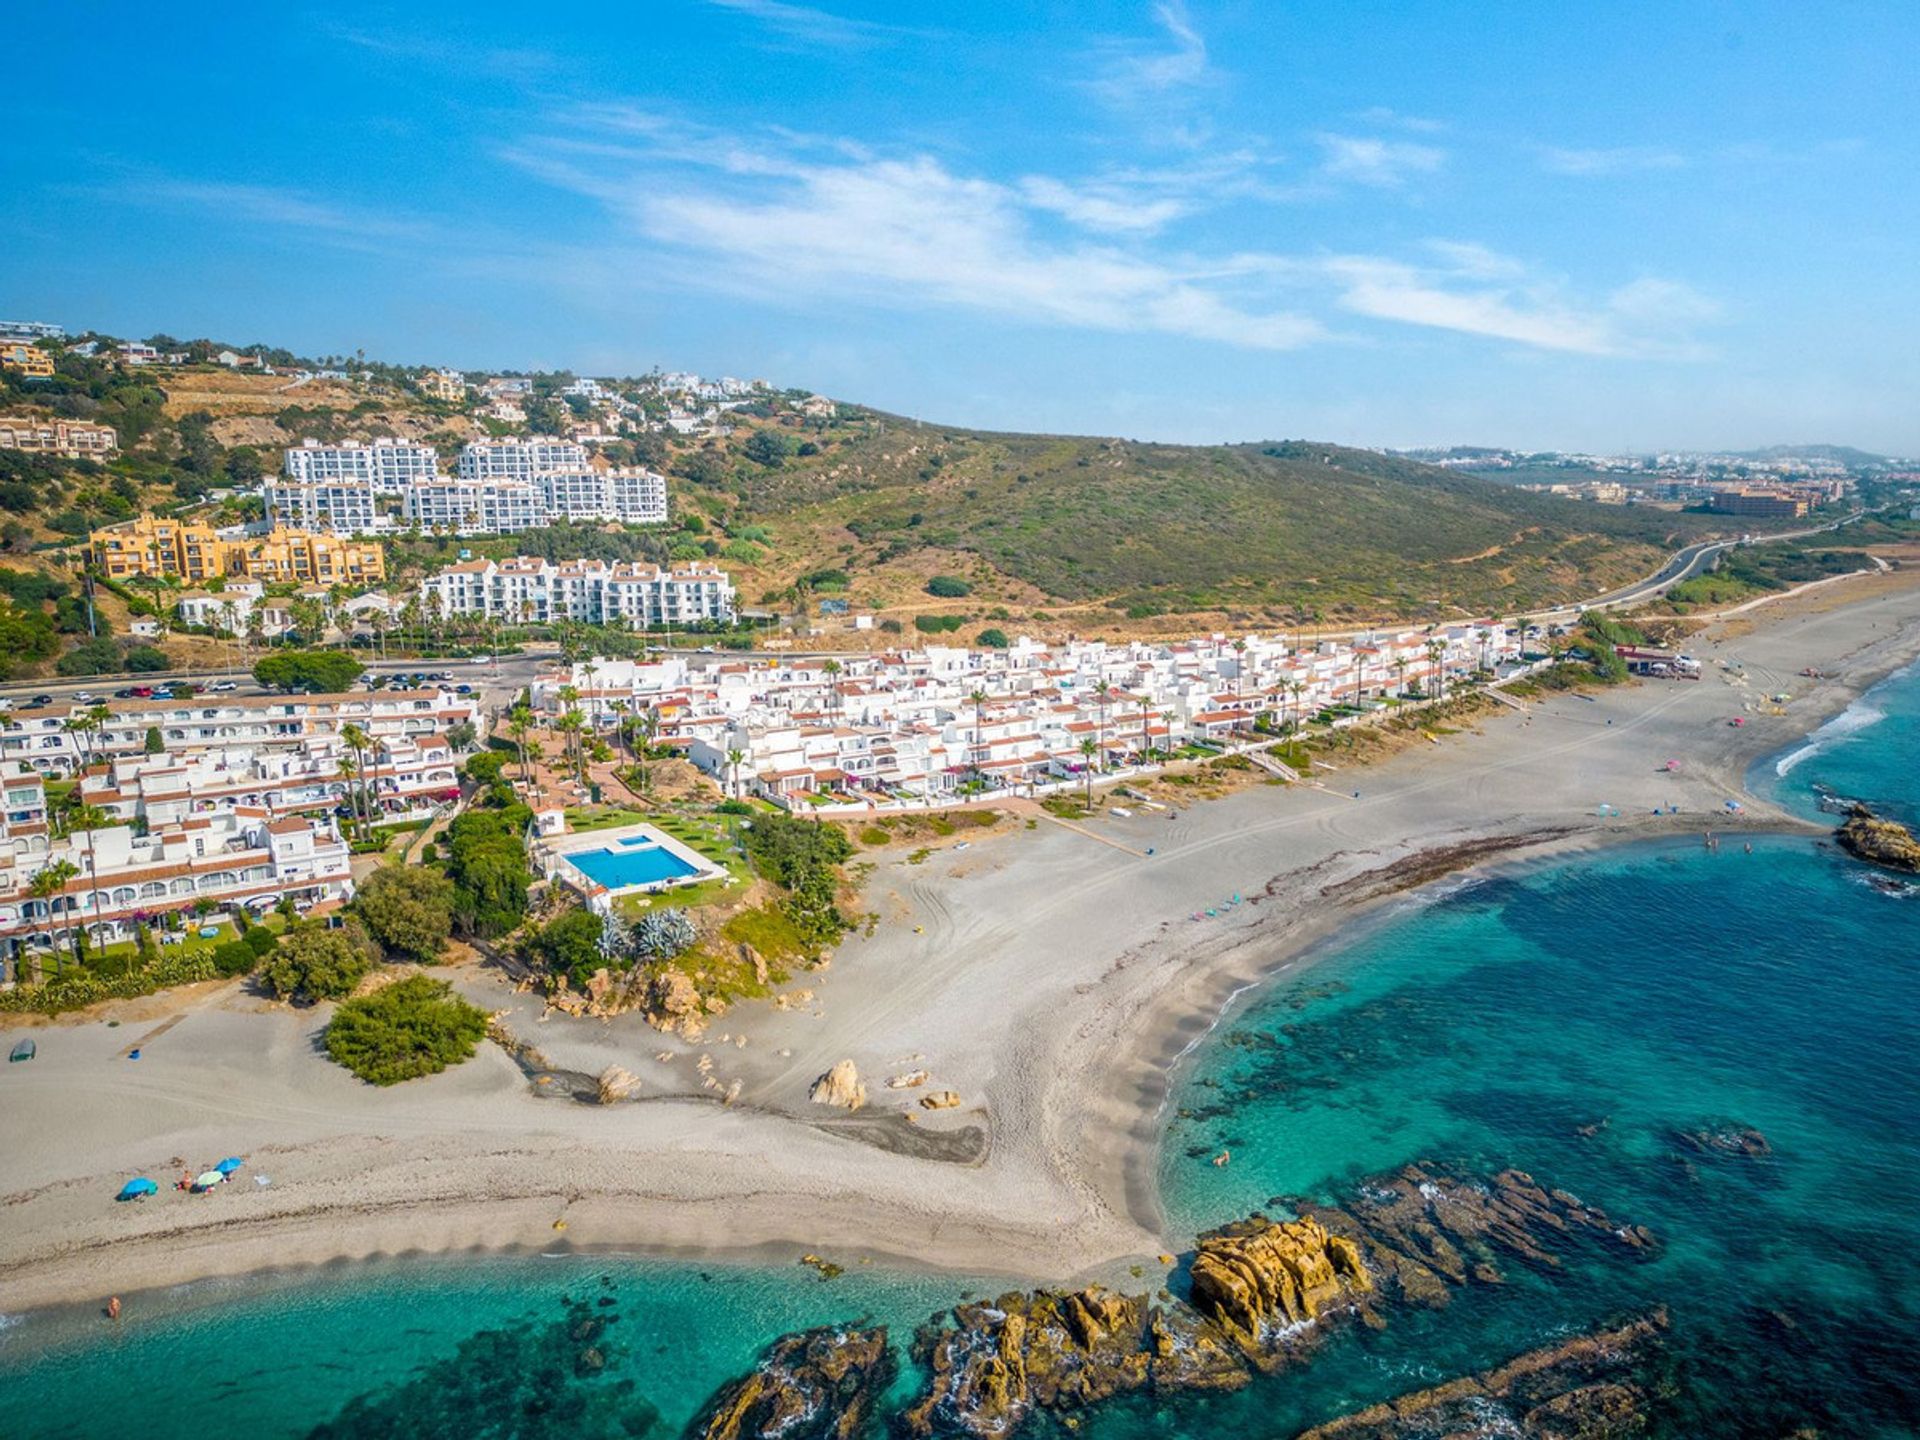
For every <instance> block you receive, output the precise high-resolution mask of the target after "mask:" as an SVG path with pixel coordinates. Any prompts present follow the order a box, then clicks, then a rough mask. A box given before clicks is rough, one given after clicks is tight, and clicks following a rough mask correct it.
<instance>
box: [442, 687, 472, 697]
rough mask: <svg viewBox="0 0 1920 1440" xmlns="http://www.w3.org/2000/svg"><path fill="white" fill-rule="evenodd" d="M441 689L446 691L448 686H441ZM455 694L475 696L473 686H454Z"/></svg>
mask: <svg viewBox="0 0 1920 1440" xmlns="http://www.w3.org/2000/svg"><path fill="white" fill-rule="evenodd" d="M440 688H441V689H443V690H444V689H446V686H444V685H443V686H441V687H440ZM453 693H454V694H456V695H471V694H473V686H471V685H456V686H454V687H453Z"/></svg>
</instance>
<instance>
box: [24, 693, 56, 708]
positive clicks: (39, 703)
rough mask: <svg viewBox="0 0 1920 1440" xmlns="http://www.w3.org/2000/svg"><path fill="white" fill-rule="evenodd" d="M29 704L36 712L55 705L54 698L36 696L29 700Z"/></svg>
mask: <svg viewBox="0 0 1920 1440" xmlns="http://www.w3.org/2000/svg"><path fill="white" fill-rule="evenodd" d="M27 704H28V706H29V707H30V708H32V709H35V710H40V709H44V708H45V707H46V706H48V705H51V704H53V696H51V695H36V696H34V697H33V699H31V700H29V701H28V702H27Z"/></svg>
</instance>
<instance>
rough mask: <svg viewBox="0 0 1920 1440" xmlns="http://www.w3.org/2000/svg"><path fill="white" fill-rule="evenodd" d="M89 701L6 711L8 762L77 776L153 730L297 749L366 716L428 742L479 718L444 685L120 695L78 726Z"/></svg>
mask: <svg viewBox="0 0 1920 1440" xmlns="http://www.w3.org/2000/svg"><path fill="white" fill-rule="evenodd" d="M85 708H86V707H84V706H80V705H75V704H73V703H72V702H71V701H62V702H60V703H58V704H55V705H48V706H44V707H41V708H39V709H28V710H15V711H12V712H10V713H9V714H7V715H5V716H0V764H4V765H5V766H6V767H8V768H15V767H17V765H18V764H25V765H27V766H29V767H30V768H31V769H33V770H35V771H38V772H41V773H45V774H54V775H71V774H75V773H77V772H78V771H79V770H80V769H81V768H82V766H83V762H91V763H98V762H100V761H104V760H110V759H113V758H115V757H117V756H121V755H142V754H145V753H146V748H147V734H148V732H149V731H151V730H157V731H159V732H160V739H161V743H162V744H163V745H164V746H165V747H166V750H167V753H168V754H170V755H175V756H181V755H194V754H199V753H202V752H209V751H228V750H232V749H233V748H235V747H238V746H252V747H268V748H280V749H291V748H298V747H300V746H302V745H305V744H307V743H309V742H310V741H316V740H321V739H330V738H334V737H337V736H338V735H339V734H340V732H341V729H342V728H343V727H344V726H347V725H358V726H359V727H360V728H361V729H362V730H363V731H365V732H366V733H367V735H369V736H370V737H371V738H373V739H374V740H377V741H380V742H382V743H386V742H389V741H401V740H415V741H419V740H423V739H425V738H427V737H430V736H433V735H437V734H439V733H440V732H441V731H442V730H445V729H446V728H447V727H448V726H450V725H457V724H459V723H461V722H462V721H466V722H469V723H477V722H478V720H479V718H480V711H479V706H478V704H477V703H476V702H475V700H474V698H473V697H472V696H470V695H455V694H448V693H447V692H445V691H442V690H379V691H371V692H365V691H361V692H354V693H352V694H345V695H197V696H195V697H194V698H193V699H191V700H157V699H147V700H141V699H128V700H116V701H115V702H114V704H113V711H112V713H111V714H110V715H109V716H108V717H107V719H106V720H105V721H104V722H103V723H102V725H101V727H100V729H99V730H97V731H95V732H93V733H92V734H91V735H81V734H77V733H76V732H74V731H71V730H69V729H68V728H67V721H68V720H69V719H71V718H73V717H74V716H75V715H77V714H79V713H80V712H81V711H83V710H84V709H85Z"/></svg>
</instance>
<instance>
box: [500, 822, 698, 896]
mask: <svg viewBox="0 0 1920 1440" xmlns="http://www.w3.org/2000/svg"><path fill="white" fill-rule="evenodd" d="M633 840H644V841H646V842H647V843H648V844H650V845H654V846H657V847H658V848H660V849H661V850H664V851H665V852H666V853H667V854H669V855H671V856H673V857H674V858H675V859H676V860H678V861H680V862H681V863H682V864H685V865H690V866H692V867H693V870H692V873H691V874H687V875H673V876H669V877H667V878H666V879H664V880H649V881H646V882H644V883H642V884H637V885H620V886H607V885H603V884H601V883H600V882H599V881H598V880H595V879H594V878H593V877H592V876H591V875H589V874H587V872H586V871H584V870H582V869H581V868H580V867H579V866H578V865H575V864H574V863H573V862H572V861H571V859H570V858H569V857H570V856H573V855H579V854H583V853H585V852H588V851H594V850H618V849H620V848H621V847H622V846H623V845H625V844H626V843H627V842H629V841H633ZM528 858H529V859H530V860H531V861H532V862H533V865H534V868H535V869H537V870H539V871H540V872H541V873H542V874H544V875H545V876H546V877H547V879H548V880H550V881H559V882H560V883H562V884H565V885H569V886H571V887H572V888H573V889H575V890H578V891H579V892H580V893H581V894H582V895H583V896H585V897H586V900H587V903H588V904H589V905H590V906H592V907H593V908H595V909H600V910H604V909H605V908H606V906H608V905H610V904H612V902H613V901H614V900H617V899H619V898H620V897H621V896H623V895H649V894H654V893H657V892H659V891H662V890H673V889H677V888H678V887H680V886H682V885H697V884H699V883H700V882H701V881H703V880H712V879H716V878H718V877H721V876H724V875H725V874H726V873H727V872H726V871H725V870H723V869H722V868H721V867H720V866H718V865H716V864H714V863H713V861H711V860H709V859H708V858H707V857H706V856H704V855H702V854H701V853H700V852H699V851H698V850H695V849H693V848H691V847H690V846H688V845H685V844H682V843H681V842H680V841H678V840H676V839H674V838H673V836H671V835H669V834H667V833H666V832H665V831H663V830H660V829H658V828H657V827H655V826H652V825H614V826H610V827H608V828H607V829H605V830H585V831H581V832H579V833H577V834H571V835H548V836H543V837H542V838H540V839H539V840H537V841H535V842H534V844H533V846H532V847H531V849H530V852H529V857H528Z"/></svg>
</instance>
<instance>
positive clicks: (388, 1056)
mask: <svg viewBox="0 0 1920 1440" xmlns="http://www.w3.org/2000/svg"><path fill="white" fill-rule="evenodd" d="M486 1033H487V1016H486V1012H485V1011H484V1010H482V1009H480V1007H479V1006H477V1005H469V1004H468V1003H467V1002H466V1001H465V1000H462V999H461V998H460V997H459V996H458V995H455V994H454V993H453V990H452V988H451V987H450V986H449V985H448V984H447V983H446V981H444V980H435V979H433V978H431V977H430V976H426V975H414V976H410V977H409V978H407V979H405V980H399V981H396V982H394V983H393V984H391V985H388V986H386V987H385V988H383V989H380V990H376V991H375V992H374V993H373V994H371V995H363V996H361V997H360V998H359V999H356V1000H348V1001H347V1002H345V1003H344V1004H343V1005H341V1007H340V1008H339V1010H337V1011H335V1012H334V1017H333V1019H332V1021H331V1022H330V1023H329V1024H328V1025H327V1035H326V1045H327V1054H328V1055H329V1056H330V1057H332V1059H333V1060H334V1061H335V1063H337V1064H340V1065H343V1066H345V1067H346V1068H347V1069H349V1070H351V1071H352V1072H353V1073H354V1074H355V1075H358V1076H359V1077H360V1078H361V1079H362V1080H364V1081H366V1082H367V1083H368V1084H369V1085H397V1084H399V1083H400V1082H401V1081H402V1080H413V1079H417V1078H419V1077H420V1076H422V1075H436V1074H438V1073H439V1072H440V1071H442V1070H445V1069H446V1068H447V1067H448V1066H449V1065H458V1064H460V1063H461V1062H462V1061H464V1060H468V1059H471V1058H472V1056H473V1052H474V1051H475V1050H477V1049H478V1048H479V1046H480V1042H481V1040H482V1039H484V1038H485V1037H486Z"/></svg>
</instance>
